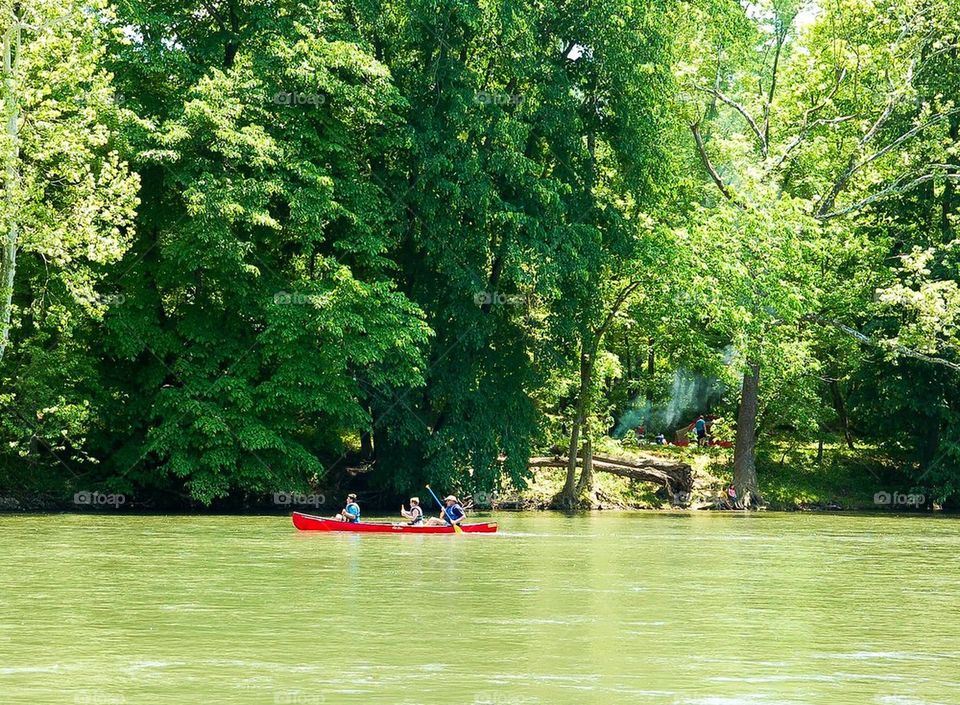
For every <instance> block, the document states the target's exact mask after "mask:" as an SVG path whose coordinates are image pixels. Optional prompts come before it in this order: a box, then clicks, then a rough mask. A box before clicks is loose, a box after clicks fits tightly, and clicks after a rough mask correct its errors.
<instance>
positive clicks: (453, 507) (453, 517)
mask: <svg viewBox="0 0 960 705" xmlns="http://www.w3.org/2000/svg"><path fill="white" fill-rule="evenodd" d="M443 503H444V505H445V506H444V508H443V509H442V510H440V517H439V518H437V517H431V518H430V521H429V522H427V526H450V525H451V524H461V523H463V520H464V519H466V518H467V513H466V512H464V511H463V507H461V506H460V500H458V499H457V498H456V497H454V496H453V495H452V494H451V495H448V496H446V497H444V498H443Z"/></svg>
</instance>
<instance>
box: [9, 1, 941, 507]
mask: <svg viewBox="0 0 960 705" xmlns="http://www.w3.org/2000/svg"><path fill="white" fill-rule="evenodd" d="M2 3H3V15H2V18H0V29H2V36H3V49H2V50H3V66H2V72H3V79H2V88H0V91H2V95H0V98H2V106H3V112H4V120H3V125H4V130H3V138H2V148H0V153H2V159H3V165H2V170H0V173H2V177H0V178H2V183H3V193H2V199H0V221H2V223H0V228H2V235H0V237H2V240H3V254H2V260H0V495H4V496H10V497H28V496H30V497H43V498H48V499H50V500H51V501H54V500H57V499H65V498H68V497H70V496H71V495H72V494H73V493H74V492H77V491H79V490H100V491H105V492H107V491H110V492H123V493H127V494H129V495H131V496H133V497H136V498H138V500H140V501H141V503H142V504H143V505H144V506H151V505H154V506H184V507H186V506H204V505H211V504H212V503H213V504H214V506H216V503H222V502H231V501H233V502H246V501H252V502H255V501H257V498H262V497H267V496H269V494H270V493H272V492H276V491H278V490H287V489H295V490H299V491H309V490H310V489H311V488H317V487H323V486H325V483H331V482H334V480H335V478H336V477H337V476H338V474H339V475H341V476H342V475H343V473H345V472H347V471H348V468H350V469H354V470H355V469H356V468H363V469H364V470H365V471H366V472H365V473H364V482H365V483H367V486H377V487H380V488H383V491H384V492H387V493H391V492H392V493H397V494H399V493H402V492H406V491H409V490H411V489H413V488H417V487H422V485H423V483H424V482H426V481H430V482H434V483H436V484H438V485H440V486H444V487H450V488H457V489H460V490H462V491H465V492H470V491H481V490H490V489H495V488H497V487H500V486H501V485H502V484H503V483H512V484H513V485H521V486H522V485H523V483H524V482H525V480H526V479H527V478H528V477H529V476H530V473H531V469H530V467H529V459H530V458H531V457H533V456H537V455H543V454H550V453H557V454H558V455H563V456H566V457H567V458H569V459H570V461H569V462H570V465H569V467H568V469H567V474H566V480H567V481H566V483H565V485H564V487H563V489H562V490H561V491H560V493H559V494H558V495H557V498H556V503H557V505H566V506H575V505H576V504H577V502H578V501H580V500H581V499H582V497H583V496H584V494H585V493H587V492H589V490H590V484H591V473H592V463H591V462H590V459H591V458H592V457H593V455H594V454H595V452H596V451H595V446H596V444H598V443H599V442H601V440H603V439H610V438H614V439H626V440H625V441H624V442H630V443H635V444H636V443H643V442H644V437H646V439H647V440H649V438H652V437H653V436H654V435H655V434H657V433H665V434H670V437H671V438H672V437H673V436H672V434H673V433H674V432H675V431H676V430H677V429H678V428H681V427H683V426H684V425H685V424H687V423H688V422H689V421H690V420H691V419H692V418H696V416H697V415H699V414H704V415H709V418H710V419H711V422H712V426H713V427H714V428H715V429H716V431H715V434H716V435H717V436H718V437H724V438H727V439H728V440H729V441H730V444H731V448H730V449H729V450H728V451H727V452H726V455H723V456H718V457H717V458H716V462H718V463H719V464H720V465H722V466H725V467H726V468H727V470H728V471H729V472H731V473H732V477H733V478H734V481H735V484H736V487H737V489H738V491H739V495H740V497H741V498H743V500H744V502H745V503H746V504H748V505H751V504H753V505H756V504H759V503H762V502H763V495H764V467H765V465H764V464H765V463H766V462H768V461H769V459H770V458H773V457H774V456H777V455H778V454H779V453H780V449H783V448H801V449H807V450H808V451H809V455H810V458H811V462H812V463H819V464H820V466H821V467H822V472H824V473H828V472H833V471H834V469H835V464H831V462H830V458H831V457H834V456H836V457H840V455H841V454H842V457H843V458H845V459H846V461H850V462H854V461H858V462H862V463H866V464H868V465H870V466H871V467H874V468H875V471H876V473H878V474H879V473H880V472H883V473H886V475H885V477H886V478H891V477H892V478H895V481H896V482H897V483H899V485H898V486H903V487H916V488H918V489H920V490H922V491H923V492H924V493H925V494H926V496H927V497H928V498H930V500H931V501H935V502H936V503H938V504H939V505H941V506H945V507H949V506H956V504H957V503H958V500H960V439H958V431H960V374H958V373H960V349H958V344H960V340H958V334H960V332H958V323H960V290H958V285H957V281H958V274H960V239H958V234H957V233H958V230H957V228H958V219H960V213H958V207H960V194H958V193H957V190H958V182H960V154H958V148H960V141H958V140H960V106H958V104H957V103H958V101H957V99H958V90H960V62H958V56H957V53H958V46H960V13H958V10H960V5H958V4H957V3H956V2H955V1H953V0H873V1H868V0H832V1H831V2H813V3H804V2H799V1H798V0H763V1H761V2H757V3H751V2H736V1H735V0H695V1H694V2H679V1H678V0H644V1H642V2H640V1H637V0H604V1H603V2H585V3H570V2H565V1H564V0H537V1H535V2H534V1H530V0H521V1H514V0H503V1H502V2H488V1H486V0H338V1H337V2H327V1H326V0H303V1H301V2H296V1H293V0H261V1H260V2H250V1H248V0H179V1H177V2H174V1H172V0H114V1H110V0H31V1H30V2H19V1H12V0H2ZM825 449H826V450H825ZM578 455H579V456H580V458H581V461H580V462H577V461H576V459H577V456H578ZM825 456H826V459H825ZM885 481H886V480H885ZM886 486H887V485H882V484H878V485H877V487H876V488H871V491H875V490H876V489H883V488H884V487H886Z"/></svg>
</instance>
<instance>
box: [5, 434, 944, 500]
mask: <svg viewBox="0 0 960 705" xmlns="http://www.w3.org/2000/svg"><path fill="white" fill-rule="evenodd" d="M596 452H597V454H598V455H606V456H612V457H616V458H621V459H624V460H627V461H631V462H638V463H639V462H641V461H642V459H643V456H644V455H646V456H650V455H655V456H657V457H659V458H663V459H664V460H671V461H675V462H678V463H686V464H688V465H689V466H690V467H691V468H692V475H693V487H692V491H691V492H690V493H689V496H683V497H677V496H673V495H670V494H669V493H667V492H666V491H665V490H664V489H663V488H662V487H659V486H658V485H656V484H654V483H651V482H645V481H641V480H636V479H631V478H627V477H621V476H619V475H614V474H611V473H608V472H603V471H597V472H595V474H594V491H593V492H592V493H591V494H590V497H589V498H588V499H587V500H586V501H585V502H584V504H583V506H582V509H584V510H596V511H610V510H615V511H630V510H648V511H649V510H664V509H673V510H676V509H678V508H686V509H692V510H699V509H714V508H721V507H722V505H721V500H722V498H723V497H724V494H725V490H726V488H727V487H728V486H729V485H730V483H731V482H732V480H733V451H732V450H730V449H724V448H707V449H698V448H695V447H693V448H691V447H687V448H680V447H676V446H667V447H655V446H628V447H624V446H623V445H622V444H620V443H619V442H617V441H614V440H612V439H602V440H601V441H600V442H598V443H597V448H596ZM757 468H758V475H759V478H760V483H761V489H762V491H763V494H764V499H765V501H766V503H767V504H766V509H767V510H768V511H818V510H819V511H885V510H886V511H903V510H916V509H924V508H928V509H939V507H936V506H935V505H933V504H932V502H929V501H928V500H929V499H930V498H929V497H924V502H923V503H921V504H920V506H919V507H918V506H904V505H903V503H899V504H898V503H897V502H896V501H895V500H896V498H897V497H903V496H908V495H912V496H915V497H916V496H920V495H923V488H922V487H910V486H908V485H906V484H905V483H904V481H903V479H902V475H901V473H900V472H899V471H898V468H897V464H896V462H894V461H893V460H892V459H891V458H888V457H883V456H882V455H881V454H880V453H879V452H878V451H877V450H876V449H872V448H866V447H860V448H857V450H856V451H850V450H849V449H848V448H846V447H844V446H840V445H832V446H831V445H828V446H825V447H824V448H823V450H822V451H821V450H820V449H819V448H818V447H817V446H816V445H806V446H805V445H800V444H788V443H781V444H769V445H767V446H764V447H763V448H762V449H761V450H759V451H758V454H757ZM565 478H566V471H565V470H564V469H562V468H549V467H541V468H536V469H535V470H534V471H533V472H532V474H531V477H530V478H529V480H528V482H527V483H526V485H525V486H523V487H517V486H511V485H506V486H504V487H502V488H500V489H499V490H496V491H493V492H475V493H473V495H472V496H471V495H469V494H468V493H465V492H464V493H461V494H463V495H465V497H466V499H467V501H468V506H469V503H472V504H473V505H474V506H475V507H476V508H478V509H496V510H507V511H510V510H541V511H545V510H551V509H555V505H554V502H553V500H554V498H555V497H556V496H557V495H558V494H559V493H560V490H561V489H562V487H563V484H564V480H565ZM341 484H342V483H341ZM342 491H344V490H342V487H340V488H336V489H329V488H326V489H325V488H322V487H321V488H316V489H315V490H314V491H313V493H304V494H302V495H298V494H293V493H274V494H273V495H272V496H266V497H247V498H246V500H238V499H236V498H234V499H232V500H230V501H228V502H217V503H214V505H212V506H210V507H202V506H187V507H168V506H155V505H152V504H150V503H146V504H145V503H142V502H139V501H137V498H135V497H132V496H126V495H111V494H102V493H97V492H81V493H78V494H77V495H74V497H73V498H72V501H71V500H70V498H67V499H64V498H62V497H57V496H56V495H55V494H54V493H52V492H34V493H29V494H24V495H22V496H4V495H3V493H0V513H4V512H13V513H20V512H34V513H35V512H51V513H53V512H71V511H78V512H95V511H109V512H124V513H147V514H168V513H172V514H178V513H184V514H265V513H266V514H271V513H277V514H284V513H288V512H289V511H291V510H292V509H300V510H302V511H306V512H310V513H316V514H331V513H333V512H334V511H335V506H334V505H336V503H337V501H339V500H337V499H336V497H339V494H340V493H341V492H342ZM78 497H79V499H78ZM878 499H879V500H880V501H878ZM884 499H888V500H889V501H886V502H884V501H883V500H884ZM365 506H367V507H368V508H370V509H373V510H376V509H380V510H383V509H391V508H392V507H393V504H389V505H384V506H382V507H377V506H376V503H375V502H373V501H370V500H368V503H367V504H366V505H365Z"/></svg>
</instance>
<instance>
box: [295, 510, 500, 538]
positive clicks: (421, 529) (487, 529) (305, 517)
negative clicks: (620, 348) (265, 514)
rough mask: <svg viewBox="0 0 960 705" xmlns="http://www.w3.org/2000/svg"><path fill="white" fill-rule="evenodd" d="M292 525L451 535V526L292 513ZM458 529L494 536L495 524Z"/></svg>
mask: <svg viewBox="0 0 960 705" xmlns="http://www.w3.org/2000/svg"><path fill="white" fill-rule="evenodd" d="M293 525H294V526H295V527H297V528H298V529H300V531H351V532H355V533H361V534H452V533H454V531H453V527H452V526H422V525H421V526H410V525H408V524H373V523H368V522H362V521H361V522H356V523H351V522H349V521H337V520H336V519H325V518H324V517H318V516H314V515H312V514H303V513H301V512H294V513H293ZM460 528H461V529H463V531H464V533H468V534H494V533H496V531H497V525H496V524H461V525H460Z"/></svg>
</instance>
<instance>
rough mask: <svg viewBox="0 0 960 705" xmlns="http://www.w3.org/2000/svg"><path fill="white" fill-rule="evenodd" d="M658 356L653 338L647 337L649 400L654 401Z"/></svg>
mask: <svg viewBox="0 0 960 705" xmlns="http://www.w3.org/2000/svg"><path fill="white" fill-rule="evenodd" d="M656 363H657V358H656V356H655V355H654V353H653V338H647V401H648V402H651V403H652V402H653V375H654V374H655V373H656V371H657V368H656Z"/></svg>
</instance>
